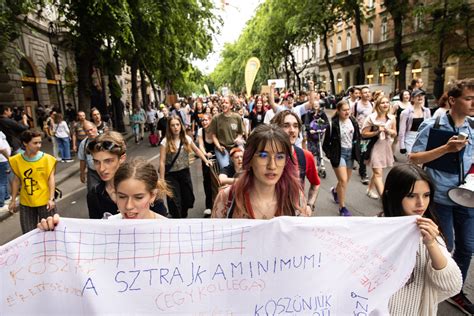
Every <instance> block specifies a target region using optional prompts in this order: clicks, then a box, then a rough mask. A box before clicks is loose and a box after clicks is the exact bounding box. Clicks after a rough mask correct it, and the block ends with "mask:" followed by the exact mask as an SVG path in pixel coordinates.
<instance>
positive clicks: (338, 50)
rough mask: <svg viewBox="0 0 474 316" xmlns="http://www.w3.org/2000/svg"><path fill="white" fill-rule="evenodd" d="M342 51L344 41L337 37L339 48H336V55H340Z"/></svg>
mask: <svg viewBox="0 0 474 316" xmlns="http://www.w3.org/2000/svg"><path fill="white" fill-rule="evenodd" d="M341 51H342V39H341V36H338V37H337V46H336V53H340V52H341Z"/></svg>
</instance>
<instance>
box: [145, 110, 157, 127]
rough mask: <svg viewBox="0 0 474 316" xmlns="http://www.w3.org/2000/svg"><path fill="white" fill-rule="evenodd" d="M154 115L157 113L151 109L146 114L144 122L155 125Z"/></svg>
mask: <svg viewBox="0 0 474 316" xmlns="http://www.w3.org/2000/svg"><path fill="white" fill-rule="evenodd" d="M156 115H157V112H156V110H155V109H151V110H149V111H147V112H146V122H147V123H149V124H152V123H155V122H156Z"/></svg>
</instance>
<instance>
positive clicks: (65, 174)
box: [0, 125, 133, 222]
mask: <svg viewBox="0 0 474 316" xmlns="http://www.w3.org/2000/svg"><path fill="white" fill-rule="evenodd" d="M125 129H126V133H125V134H122V135H123V137H124V138H125V141H126V142H128V141H129V140H130V139H131V138H132V137H133V133H132V132H131V129H130V126H128V125H126V126H125ZM41 150H42V151H44V152H45V153H48V154H50V155H52V154H53V144H52V143H51V142H50V141H48V140H47V139H43V145H42V146H41ZM72 158H73V159H74V162H70V163H64V162H60V161H58V163H57V164H56V173H55V177H56V187H58V188H59V189H61V187H60V185H61V183H63V182H64V181H66V180H67V179H69V178H71V177H73V176H75V175H76V174H78V173H79V160H78V159H77V157H76V156H73V157H72ZM78 181H79V179H78ZM63 193H64V192H63ZM11 215H12V214H11V213H10V212H9V211H8V210H7V211H0V222H2V221H4V220H5V219H7V218H8V217H10V216H11Z"/></svg>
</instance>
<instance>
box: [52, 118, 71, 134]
mask: <svg viewBox="0 0 474 316" xmlns="http://www.w3.org/2000/svg"><path fill="white" fill-rule="evenodd" d="M54 136H55V137H58V138H68V137H69V127H68V126H67V123H66V121H61V123H59V124H58V126H57V127H55V130H54Z"/></svg>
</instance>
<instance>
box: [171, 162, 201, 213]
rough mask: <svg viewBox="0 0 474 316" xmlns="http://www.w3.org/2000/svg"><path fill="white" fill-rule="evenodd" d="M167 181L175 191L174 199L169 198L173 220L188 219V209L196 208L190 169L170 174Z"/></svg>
mask: <svg viewBox="0 0 474 316" xmlns="http://www.w3.org/2000/svg"><path fill="white" fill-rule="evenodd" d="M165 180H166V181H167V182H168V184H169V185H170V186H171V190H172V191H173V197H172V198H167V201H168V211H169V213H170V214H171V216H172V217H173V218H186V217H188V209H190V208H193V206H194V192H193V183H192V182H191V173H190V172H189V168H186V169H183V170H179V171H174V172H168V173H167V174H166V175H165Z"/></svg>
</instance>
